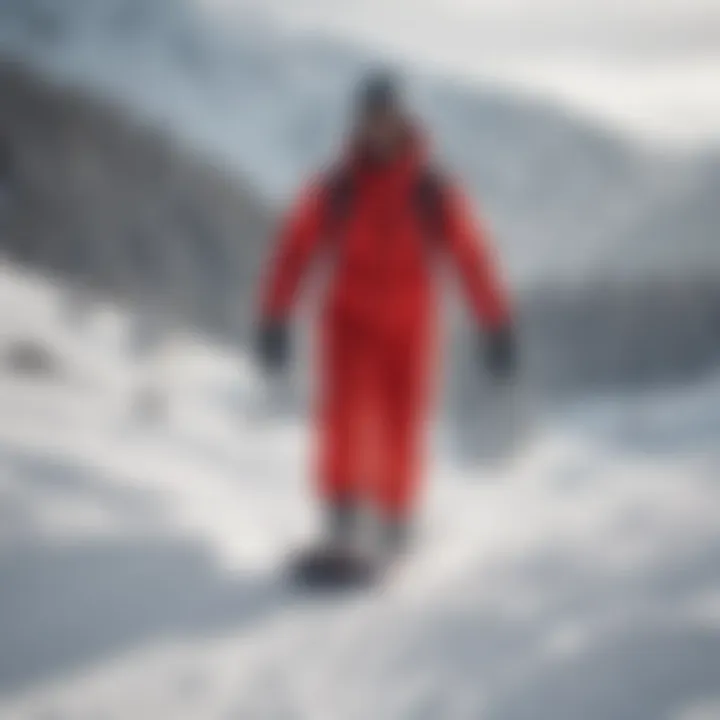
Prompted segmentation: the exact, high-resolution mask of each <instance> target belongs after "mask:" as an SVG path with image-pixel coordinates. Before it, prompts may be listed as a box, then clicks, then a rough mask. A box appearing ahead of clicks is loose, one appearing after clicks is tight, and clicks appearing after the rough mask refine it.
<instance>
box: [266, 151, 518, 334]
mask: <svg viewBox="0 0 720 720" xmlns="http://www.w3.org/2000/svg"><path fill="white" fill-rule="evenodd" d="M426 167H427V163H426V157H425V153H424V152H423V151H422V149H421V146H420V143H418V142H417V141H414V140H410V141H408V143H407V145H406V147H405V148H404V149H403V150H402V151H401V152H400V153H398V156H397V157H396V158H395V159H394V160H392V161H391V162H388V163H385V164H377V163H372V162H368V161H367V160H364V159H363V158H362V155H361V154H360V155H358V154H353V155H351V159H350V160H349V161H348V162H347V163H346V165H345V168H344V172H345V173H346V174H347V175H348V177H349V178H350V182H349V185H350V187H351V198H350V199H349V208H348V211H347V216H346V217H345V218H344V219H343V221H342V223H341V226H342V227H340V228H336V229H335V232H333V233H330V232H329V229H330V227H331V225H332V223H330V222H328V218H329V215H330V214H331V212H332V210H331V208H330V203H331V199H330V193H331V191H330V190H329V183H327V182H324V181H323V180H320V181H318V182H315V183H312V184H311V185H310V187H309V188H308V189H307V190H306V191H305V192H304V193H303V195H302V197H301V199H300V201H299V202H298V203H297V205H296V206H295V208H294V209H293V210H292V212H291V214H290V216H289V218H288V220H287V222H286V224H285V225H284V228H283V230H282V232H281V237H280V242H279V248H278V250H277V254H276V256H275V258H274V261H273V262H272V263H271V266H270V272H269V276H268V277H267V279H266V282H265V285H264V292H263V299H262V313H263V317H264V318H265V319H276V320H284V319H285V318H286V316H287V315H288V314H289V313H290V312H291V310H292V307H293V304H294V301H295V299H296V296H297V293H298V288H299V286H300V283H301V281H302V280H303V278H304V276H305V274H306V272H307V270H308V268H309V267H310V265H311V261H312V260H314V259H315V258H316V257H317V256H319V255H325V256H326V257H327V258H328V259H329V260H330V261H331V263H332V269H331V272H330V282H329V287H328V289H327V295H326V302H325V310H326V313H328V314H329V316H331V317H334V318H338V319H343V318H344V319H350V318H355V319H358V320H362V321H363V322H365V323H368V324H370V325H372V326H376V327H378V328H380V327H387V328H388V329H393V330H394V329H399V328H400V327H401V326H403V325H405V324H406V323H411V324H412V323H415V322H424V321H427V320H429V318H430V317H431V316H432V314H433V308H434V305H435V303H434V291H433V288H434V285H435V283H434V278H435V276H436V275H437V274H438V273H437V272H436V270H437V268H438V265H439V263H438V262H437V259H438V257H439V256H441V255H443V254H445V255H446V256H448V257H449V258H450V260H451V261H452V264H453V265H454V266H455V268H456V270H457V273H458V274H459V276H460V279H461V282H462V285H463V288H464V291H465V295H466V297H467V300H468V304H469V306H470V308H471V310H472V313H473V314H474V316H475V318H476V320H477V322H478V324H481V325H483V326H484V327H486V328H488V329H496V328H498V327H501V326H503V325H504V324H506V323H507V322H508V320H509V308H508V303H507V300H506V295H505V292H504V290H503V288H502V286H501V283H500V281H499V278H498V276H497V274H496V271H495V267H494V263H493V262H492V258H491V254H490V250H489V247H488V244H487V242H486V237H485V233H484V232H483V231H482V229H481V228H480V227H478V226H477V225H476V224H475V223H474V221H473V214H472V211H471V209H470V206H469V203H468V202H467V200H466V199H465V198H464V197H463V195H462V194H461V193H460V191H459V190H458V188H456V187H454V186H452V185H448V186H447V187H444V188H443V190H442V204H441V208H442V212H441V218H440V222H441V228H440V233H439V235H440V237H438V238H434V239H432V240H430V239H429V238H428V237H427V234H428V233H427V227H426V224H425V223H424V222H423V219H422V218H421V217H419V215H420V214H421V213H419V212H418V207H417V203H413V202H412V196H413V193H414V191H415V188H416V187H417V184H418V182H419V180H420V178H421V177H422V176H423V175H424V174H426ZM329 234H333V235H335V237H328V235H329ZM442 251H444V252H442Z"/></svg>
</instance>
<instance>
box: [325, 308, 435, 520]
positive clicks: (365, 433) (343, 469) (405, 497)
mask: <svg viewBox="0 0 720 720" xmlns="http://www.w3.org/2000/svg"><path fill="white" fill-rule="evenodd" d="M429 345H430V343H429V331H428V323H427V322H415V323H414V324H413V325H412V326H411V327H410V328H403V329H402V330H401V331H400V332H388V331H387V330H385V331H380V330H378V329H373V328H369V327H362V325H361V324H359V323H356V324H353V323H352V322H349V321H347V320H346V321H341V320H333V321H330V322H328V323H326V324H325V327H324V328H323V339H322V352H323V357H322V368H323V372H322V378H321V383H322V387H321V406H320V427H319V434H320V435H319V440H320V447H319V455H320V458H319V459H320V468H319V476H320V491H321V493H322V495H323V497H324V498H325V499H327V500H329V501H331V502H332V501H342V500H350V501H355V500H363V501H365V500H369V501H370V502H372V503H373V504H374V505H375V506H376V507H377V508H378V509H379V510H380V512H382V513H383V514H385V515H386V516H391V517H403V516H405V515H407V514H408V513H410V512H411V510H412V506H413V504H414V501H415V500H416V498H417V493H418V485H419V478H420V475H421V473H422V465H423V463H422V455H423V446H424V438H423V434H424V426H425V419H426V406H427V395H428V392H427V389H428V387H427V386H428V382H427V380H428V372H429V369H430V368H429V364H430V363H429V362H428V360H429V355H430V352H429V351H430V347H429Z"/></svg>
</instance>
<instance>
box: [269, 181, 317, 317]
mask: <svg viewBox="0 0 720 720" xmlns="http://www.w3.org/2000/svg"><path fill="white" fill-rule="evenodd" d="M324 205H325V201H324V192H323V189H322V186H321V184H320V183H313V184H312V185H310V186H309V187H308V188H306V190H305V191H304V192H303V193H302V194H301V196H300V198H299V200H298V201H297V202H296V203H295V205H294V207H293V208H292V210H291V211H290V213H289V215H288V217H287V218H286V219H285V221H284V222H283V224H282V226H281V229H280V233H279V237H278V241H277V246H276V249H275V253H274V255H273V257H272V258H271V260H270V264H269V267H268V271H267V274H266V276H265V279H264V283H263V289H262V298H261V311H260V312H261V318H262V320H263V321H265V322H268V321H275V322H285V321H286V320H287V319H288V316H289V315H290V314H291V312H292V309H293V306H294V303H295V300H296V297H297V294H298V289H299V287H300V284H301V283H302V280H303V278H304V277H305V275H306V273H307V270H308V268H309V266H310V263H311V260H312V259H313V257H314V256H315V254H316V253H317V250H318V248H319V245H320V243H321V241H322V240H323V237H322V235H323V225H324V221H323V218H324V215H325V212H324Z"/></svg>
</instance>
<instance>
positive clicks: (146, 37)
mask: <svg viewBox="0 0 720 720" xmlns="http://www.w3.org/2000/svg"><path fill="white" fill-rule="evenodd" d="M0 52H4V53H6V54H10V55H12V56H14V57H18V58H21V59H22V60H23V61H25V62H30V63H32V64H33V65H35V66H36V67H39V68H41V69H42V71H43V72H44V73H49V74H51V75H52V76H53V77H55V78H56V79H58V80H61V81H63V82H70V83H73V84H80V85H82V86H84V87H86V88H90V89H92V90H93V91H95V92H99V93H101V94H102V95H103V96H105V97H110V98H112V99H113V100H114V101H115V102H118V103H120V104H121V105H122V106H124V107H126V108H128V109H129V110H130V111H131V112H133V113H136V114H140V115H141V116H143V117H145V118H148V119H150V120H151V121H152V122H153V123H155V124H157V125H160V126H163V127H165V126H166V127H168V128H170V129H171V130H172V132H174V133H175V134H177V135H179V136H181V137H182V138H184V139H185V140H188V141H190V142H191V143H192V144H193V145H194V146H195V147H199V148H201V149H202V150H203V151H205V152H207V153H209V155H210V156H211V157H214V158H215V160H216V161H217V162H220V163H222V164H225V165H230V166H231V167H232V168H234V169H235V170H236V171H238V172H241V173H243V174H244V175H245V176H246V177H250V178H251V179H252V180H253V182H254V183H256V184H257V185H258V186H259V187H260V188H261V189H262V190H263V191H264V192H265V193H266V194H267V195H268V196H269V197H272V198H275V199H277V198H282V197H284V196H285V195H286V194H287V193H288V192H289V191H290V190H291V189H293V188H294V187H295V186H296V185H297V183H298V182H299V181H300V179H301V178H302V177H303V176H304V175H305V174H306V173H307V172H308V171H309V170H310V169H311V168H313V167H314V166H315V165H316V164H318V163H319V162H321V161H322V160H323V159H325V158H327V157H328V155H329V154H330V152H331V151H332V150H333V148H335V147H337V145H338V142H339V140H340V137H341V133H342V128H343V126H344V124H345V122H344V121H345V113H346V107H347V101H348V93H349V88H350V86H351V85H352V82H353V80H354V79H355V78H357V77H358V76H359V75H360V73H361V72H362V70H363V68H365V67H366V66H367V65H368V63H372V62H374V61H377V60H378V59H379V58H377V57H376V56H375V55H373V54H372V53H371V52H369V51H366V50H363V49H360V48H353V47H348V46H347V45H342V44H340V43H339V42H333V41H331V40H329V39H326V38H318V37H307V36H296V35H290V34H288V33H287V32H283V31H281V30H279V29H278V28H277V27H275V26H274V25H272V23H271V22H270V20H269V19H268V18H264V17H263V16H261V15H258V13H257V11H255V12H252V13H251V12H250V11H249V10H243V6H242V4H241V3H237V4H236V6H235V9H234V11H233V13H228V12H219V11H217V10H214V9H213V4H212V3H199V2H192V1H191V0H172V1H168V0H61V1H59V2H57V1H56V2H46V1H43V0H2V1H1V2H0ZM409 74H410V76H411V83H410V84H411V86H412V91H413V95H414V97H415V100H416V102H417V106H418V108H419V109H420V112H421V114H422V116H423V117H424V118H425V119H426V121H427V122H428V123H429V124H430V125H431V127H432V129H433V132H434V134H435V136H436V139H437V145H438V151H439V154H440V155H441V157H442V158H443V162H445V163H446V164H448V165H449V166H451V167H452V168H453V169H454V170H455V171H456V172H457V173H458V174H459V175H461V176H462V177H463V178H464V179H465V180H466V181H467V182H468V183H469V184H470V187H471V188H472V189H473V191H474V193H475V195H476V197H477V199H478V201H479V202H480V203H481V205H482V208H483V209H484V212H485V214H486V216H487V217H488V218H489V219H490V221H491V224H492V226H493V228H494V229H495V232H496V235H497V238H498V242H499V244H500V245H501V246H502V248H503V254H504V256H505V258H506V262H507V265H508V267H509V270H510V272H511V274H512V276H513V277H514V278H516V279H517V281H518V282H525V281H528V282H534V281H536V280H537V279H538V277H540V278H541V279H542V278H546V277H552V278H555V277H558V276H559V277H561V278H562V277H568V276H571V277H576V276H577V275H578V274H582V273H589V274H597V273H598V272H605V273H608V274H614V273H618V272H621V271H622V270H623V269H624V268H625V267H626V266H628V267H630V268H634V269H637V271H638V272H640V273H642V272H644V271H645V270H646V269H647V268H646V266H645V260H646V259H647V257H646V256H648V255H650V256H652V257H653V260H654V264H655V265H656V266H658V265H659V266H660V267H659V268H657V267H656V268H654V269H655V270H658V271H659V272H661V273H662V272H665V271H671V272H675V271H676V269H677V265H680V268H679V269H680V270H682V268H683V266H684V264H685V263H687V264H688V266H689V267H691V268H693V269H696V268H697V267H698V266H700V267H702V268H703V269H705V270H706V269H707V266H708V262H712V264H713V266H714V267H716V268H717V256H716V251H715V248H716V247H717V245H718V243H717V242H716V239H717V238H716V234H715V231H714V227H715V222H713V219H714V215H712V208H711V210H710V212H711V217H710V218H708V219H707V220H706V221H703V222H702V223H701V224H700V225H697V226H695V225H693V228H695V229H694V230H693V232H694V233H695V238H696V241H695V242H694V247H695V249H696V250H695V252H694V253H693V255H692V256H691V257H688V256H687V255H686V254H685V253H684V252H680V251H678V250H677V249H676V248H677V247H679V246H681V245H682V240H681V239H678V238H676V237H675V235H671V236H670V237H668V240H667V241H663V245H664V246H670V252H669V253H666V252H662V253H659V254H657V253H655V252H654V250H655V246H654V243H655V238H656V233H655V232H654V229H653V228H652V227H651V225H652V223H653V222H654V221H653V218H655V217H656V216H657V215H658V214H660V213H663V214H665V215H666V214H667V213H668V212H671V210H669V208H672V207H674V206H675V204H676V203H678V202H679V199H680V198H683V197H684V195H685V194H686V193H687V192H688V188H692V193H696V192H697V193H700V194H703V193H704V194H708V193H710V192H711V190H708V189H707V186H706V183H705V174H706V172H707V171H706V169H703V168H699V167H698V166H697V164H696V163H695V162H693V161H692V159H690V158H685V159H684V158H674V159H670V158H663V157H657V156H654V155H652V154H650V153H649V152H648V151H646V150H643V149H641V148H638V147H633V146H631V145H630V143H629V142H627V141H625V140H621V139H620V138H618V137H615V136H613V135H611V134H610V133H608V132H606V131H605V130H603V129H602V128H600V127H599V126H597V125H594V124H592V123H590V122H588V121H585V120H582V119H580V118H578V117H574V116H572V115H571V114H570V113H569V112H566V111H564V110H563V109H561V108H558V107H554V106H550V105H548V104H547V103H544V102H542V101H540V100H538V99H533V98H529V97H519V96H514V95H511V94H509V93H506V92H502V91H500V90H497V89H482V88H474V87H473V88H471V87H464V86H461V85H459V84H457V83H453V82H451V81H448V80H447V79H442V78H429V77H426V76H423V75H421V74H419V73H418V72H413V70H412V69H409ZM711 164H713V165H716V164H717V163H714V162H713V163H711ZM688 201H689V202H690V204H691V205H692V202H693V201H692V199H689V200H688ZM687 220H688V218H686V217H684V216H683V215H682V210H681V209H678V215H677V216H676V215H673V216H672V217H671V218H669V219H668V221H667V222H663V223H662V224H663V225H664V226H666V225H671V226H672V225H678V226H680V227H681V228H682V229H683V230H684V231H685V230H686V226H685V223H686V222H687ZM689 221H690V222H692V221H693V218H692V217H690V218H689ZM618 238H622V240H623V242H622V247H621V248H619V247H618ZM636 248H637V249H636ZM658 258H664V262H665V264H663V262H660V261H659V260H658Z"/></svg>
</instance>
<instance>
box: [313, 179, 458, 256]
mask: <svg viewBox="0 0 720 720" xmlns="http://www.w3.org/2000/svg"><path fill="white" fill-rule="evenodd" d="M325 183H326V185H325V192H326V198H327V206H326V215H325V229H324V235H325V237H326V238H327V239H328V240H329V241H331V242H335V241H338V242H341V241H342V240H341V238H342V231H343V226H344V224H345V222H346V221H347V219H348V217H349V216H350V214H351V213H352V205H353V195H354V188H353V181H352V176H351V175H350V173H349V172H347V171H346V170H343V169H339V170H335V171H334V172H331V173H330V174H329V175H328V177H327V179H326V180H325ZM445 187H446V183H445V180H444V179H443V177H442V176H441V174H440V173H439V172H438V171H437V170H436V169H435V168H433V167H427V168H425V169H424V170H423V171H422V174H421V175H420V176H419V177H418V179H417V182H416V184H415V187H414V188H413V190H412V197H411V203H412V206H413V212H414V213H415V214H416V217H418V218H419V219H420V222H421V224H422V230H423V234H424V235H425V238H426V240H427V241H428V244H429V245H436V244H438V243H439V242H440V241H441V240H442V235H443V231H444V213H445V209H444V203H445Z"/></svg>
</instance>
